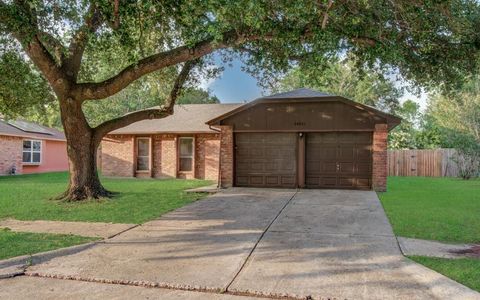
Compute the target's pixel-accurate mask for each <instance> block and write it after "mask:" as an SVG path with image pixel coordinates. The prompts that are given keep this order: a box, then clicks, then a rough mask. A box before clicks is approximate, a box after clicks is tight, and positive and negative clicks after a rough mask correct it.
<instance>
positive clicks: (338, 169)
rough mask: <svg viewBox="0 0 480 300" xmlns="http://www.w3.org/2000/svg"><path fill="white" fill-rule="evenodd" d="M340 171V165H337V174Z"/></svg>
mask: <svg viewBox="0 0 480 300" xmlns="http://www.w3.org/2000/svg"><path fill="white" fill-rule="evenodd" d="M338 171H340V164H339V163H337V172H338Z"/></svg>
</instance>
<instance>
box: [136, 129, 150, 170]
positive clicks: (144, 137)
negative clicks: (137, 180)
mask: <svg viewBox="0 0 480 300" xmlns="http://www.w3.org/2000/svg"><path fill="white" fill-rule="evenodd" d="M140 140H147V141H148V155H147V156H145V155H138V149H139V147H138V142H139V141H140ZM139 157H147V158H148V169H146V170H139V169H138V158H139ZM151 170H152V139H151V138H150V137H146V136H142V137H137V138H136V141H135V172H137V173H142V172H144V173H148V172H150V171H151Z"/></svg>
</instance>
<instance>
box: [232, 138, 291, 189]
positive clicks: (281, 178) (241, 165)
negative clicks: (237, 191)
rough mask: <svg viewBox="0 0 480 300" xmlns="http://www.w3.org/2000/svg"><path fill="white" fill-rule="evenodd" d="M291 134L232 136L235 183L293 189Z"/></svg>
mask: <svg viewBox="0 0 480 300" xmlns="http://www.w3.org/2000/svg"><path fill="white" fill-rule="evenodd" d="M296 148H297V137H296V134H295V133H236V134H235V184H236V185H237V186H252V187H285V188H295V187H296V184H297V181H296V178H297V165H296V161H297V160H296Z"/></svg>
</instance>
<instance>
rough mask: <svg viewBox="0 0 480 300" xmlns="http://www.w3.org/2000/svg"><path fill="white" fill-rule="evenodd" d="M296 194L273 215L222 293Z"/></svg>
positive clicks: (238, 273)
mask: <svg viewBox="0 0 480 300" xmlns="http://www.w3.org/2000/svg"><path fill="white" fill-rule="evenodd" d="M297 193H298V190H297V191H295V192H294V193H293V195H292V197H290V199H288V201H287V202H286V203H285V205H283V206H282V208H281V209H280V210H279V211H278V213H277V214H276V215H275V217H274V218H273V219H272V221H271V222H270V223H269V224H268V225H267V227H266V228H265V230H264V231H263V232H262V234H261V235H260V237H259V238H258V240H257V242H256V243H255V245H254V246H253V247H252V249H251V250H250V253H248V256H247V258H246V259H245V261H244V262H243V264H242V265H241V266H240V269H239V270H238V272H237V273H236V274H235V276H233V278H232V280H231V281H230V282H229V283H228V285H227V286H226V287H225V289H224V291H225V292H227V291H228V288H229V287H230V286H231V285H232V284H233V282H234V281H235V280H236V279H237V277H238V276H239V275H240V273H241V272H242V270H243V268H244V267H245V265H246V264H247V262H248V261H249V260H250V257H251V256H252V254H253V252H254V251H255V249H256V248H257V246H258V244H259V243H260V241H261V240H262V239H263V237H264V236H265V233H267V231H268V230H269V229H270V227H272V225H273V223H275V221H276V220H277V219H278V217H279V216H280V215H281V214H282V212H283V211H284V210H285V208H286V207H287V206H288V205H289V204H290V203H291V202H292V200H293V198H295V196H296V195H297Z"/></svg>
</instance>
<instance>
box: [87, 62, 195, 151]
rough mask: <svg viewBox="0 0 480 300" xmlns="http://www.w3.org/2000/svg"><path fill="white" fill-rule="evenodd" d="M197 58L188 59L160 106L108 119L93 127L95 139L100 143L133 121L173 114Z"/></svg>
mask: <svg viewBox="0 0 480 300" xmlns="http://www.w3.org/2000/svg"><path fill="white" fill-rule="evenodd" d="M196 63H197V61H196V60H191V61H187V62H186V63H185V64H184V65H183V67H182V70H181V71H180V73H179V74H178V76H177V78H176V79H175V82H174V84H173V87H172V90H171V91H170V95H169V97H168V98H167V99H166V101H165V103H164V104H163V105H161V106H160V107H159V108H150V109H145V110H140V111H136V112H133V113H129V114H126V115H124V116H121V117H118V118H115V119H112V120H109V121H106V122H104V123H102V124H100V125H98V126H97V127H95V128H94V129H93V132H94V141H95V142H96V143H100V141H101V140H102V138H103V137H104V136H105V135H106V134H107V133H109V132H111V131H113V130H115V129H118V128H122V127H125V126H127V125H130V124H132V123H135V122H138V121H141V120H145V119H161V118H165V117H168V116H170V115H171V114H173V107H174V105H175V101H176V100H177V98H178V96H179V95H180V92H181V90H182V88H183V85H184V84H185V82H186V81H187V79H188V76H189V74H190V71H191V70H192V69H193V67H194V66H195V65H196Z"/></svg>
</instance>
